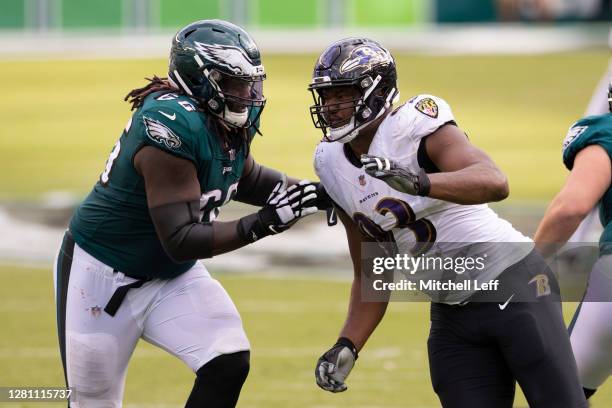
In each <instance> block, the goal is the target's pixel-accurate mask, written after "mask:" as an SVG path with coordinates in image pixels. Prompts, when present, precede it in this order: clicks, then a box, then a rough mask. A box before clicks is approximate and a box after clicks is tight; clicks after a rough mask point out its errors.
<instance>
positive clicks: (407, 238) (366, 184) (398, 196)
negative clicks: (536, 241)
mask: <svg viewBox="0 0 612 408" xmlns="http://www.w3.org/2000/svg"><path fill="white" fill-rule="evenodd" d="M449 122H454V117H453V114H452V111H451V109H450V106H449V105H448V104H447V103H446V102H445V101H444V100H442V99H440V98H438V97H435V96H432V95H418V96H416V97H414V98H412V99H411V100H410V101H408V102H407V103H405V104H404V105H402V106H400V107H399V108H397V109H396V110H395V111H394V112H392V113H391V114H389V115H388V116H387V118H385V120H384V121H383V122H382V123H381V125H380V126H379V128H378V130H377V132H376V135H375V136H374V139H373V140H372V144H371V145H370V148H369V151H368V154H370V155H375V156H382V157H387V158H389V159H392V160H393V161H396V162H398V163H401V164H402V165H403V166H404V167H407V168H409V169H410V170H412V171H413V172H415V173H416V172H417V171H418V169H419V168H420V165H419V162H418V159H417V152H418V149H419V144H420V142H421V140H422V139H423V138H424V137H426V136H428V135H430V134H432V133H433V132H435V131H436V130H437V129H438V128H440V127H441V126H443V125H444V124H447V123H449ZM314 165H315V171H316V173H317V175H318V176H319V179H320V180H321V183H322V184H323V186H324V187H325V189H326V190H327V192H328V194H329V195H330V197H331V198H332V199H333V200H334V201H335V202H336V204H338V205H339V206H340V207H341V208H342V209H343V210H344V211H345V212H346V213H347V214H348V215H349V217H351V218H352V219H353V221H354V222H355V223H356V224H357V225H358V226H359V227H360V229H361V230H362V232H364V233H365V234H367V235H371V236H376V234H377V233H381V232H385V231H391V232H392V233H393V237H394V239H395V241H396V243H397V246H398V249H399V251H400V253H405V254H413V255H415V256H416V255H417V254H415V251H414V249H415V248H416V247H415V243H417V242H420V243H422V242H435V243H437V245H436V251H437V252H438V253H439V250H440V247H439V246H438V245H439V244H440V243H444V244H443V245H442V247H446V248H460V247H464V246H465V243H480V242H484V243H500V242H508V243H520V242H524V243H531V244H523V245H507V246H504V250H500V245H499V244H498V245H497V246H495V247H494V246H490V247H489V248H488V250H489V251H488V253H487V254H486V257H487V258H488V261H487V262H486V264H487V268H486V269H485V270H482V271H479V275H478V276H477V279H478V280H483V281H484V280H490V279H493V278H495V277H496V276H498V275H499V274H500V273H501V272H502V271H503V270H504V269H506V268H507V267H508V266H510V265H513V264H514V263H516V262H518V261H520V260H521V259H523V258H524V257H525V256H526V255H527V254H528V253H529V252H530V250H531V249H533V243H532V241H531V239H529V238H527V237H526V236H524V235H523V234H521V233H520V232H519V231H517V230H516V229H514V227H513V226H512V225H511V224H510V223H509V222H507V221H506V220H504V219H501V218H499V216H498V215H497V214H496V213H495V212H494V211H493V210H491V209H490V208H489V207H488V205H486V204H480V205H461V204H455V203H451V202H447V201H442V200H437V199H433V198H429V197H421V196H414V195H410V194H404V193H401V192H399V191H397V190H395V189H393V188H391V187H390V186H388V185H387V184H386V183H385V182H384V181H382V180H379V179H376V178H374V177H371V176H369V175H368V174H366V172H365V171H364V169H363V167H357V166H356V165H354V164H353V163H351V162H350V161H349V159H348V158H347V156H346V155H345V152H344V145H343V144H341V143H337V142H335V143H327V142H321V143H320V144H319V145H318V146H317V149H316V152H315V158H314ZM381 230H382V231H381ZM453 243H455V244H454V245H453ZM480 247H481V249H482V250H486V249H487V246H486V245H481V246H480ZM462 297H463V298H465V297H466V293H465V292H464V293H462V294H456V297H455V298H453V296H451V297H449V298H447V302H448V303H457V302H461V301H463V300H465V299H462Z"/></svg>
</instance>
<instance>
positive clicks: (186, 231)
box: [149, 183, 316, 263]
mask: <svg viewBox="0 0 612 408" xmlns="http://www.w3.org/2000/svg"><path fill="white" fill-rule="evenodd" d="M292 189H293V191H292V190H291V189H289V190H287V191H284V192H282V193H279V194H294V195H295V197H294V198H293V199H289V201H288V202H285V201H283V200H281V199H280V198H275V199H278V200H280V204H278V205H280V207H278V206H276V207H275V206H274V205H266V206H265V207H263V208H262V209H261V210H259V211H258V212H256V213H253V214H250V215H247V216H245V217H242V218H240V219H239V220H237V221H231V222H213V223H210V222H200V210H199V201H198V200H194V201H190V202H179V203H171V204H166V205H163V206H159V207H154V208H150V209H149V214H150V216H151V220H152V221H153V225H154V226H155V230H156V232H157V236H158V238H159V241H160V243H161V245H162V247H163V248H164V250H165V251H166V253H167V254H168V256H169V257H170V258H171V259H172V260H173V261H175V262H177V263H180V262H186V261H192V260H196V259H205V258H211V257H213V256H216V255H219V254H223V253H225V252H229V251H233V250H235V249H238V248H241V247H243V246H245V245H248V244H250V243H253V242H255V241H257V240H259V239H261V238H263V237H266V236H268V235H271V234H277V233H279V232H282V231H284V230H286V229H288V228H289V226H290V225H291V223H292V222H293V221H294V220H297V218H299V217H301V216H306V215H308V214H312V213H314V212H316V208H315V207H301V204H297V203H295V202H294V201H295V200H297V201H298V202H300V203H302V202H304V203H305V204H306V205H311V204H308V203H312V202H314V201H316V193H315V190H316V187H315V186H314V185H313V184H311V183H307V184H303V185H302V184H299V185H298V186H296V187H293V188H292ZM306 194H308V196H307V197H305V195H306ZM292 200H293V201H292ZM275 205H276V204H275ZM292 205H294V207H295V210H296V211H297V212H298V214H300V215H296V213H294V212H293V209H294V207H292ZM312 205H314V204H312ZM277 211H279V212H277ZM281 216H282V217H285V218H286V219H284V220H283V219H282V218H280V217H281Z"/></svg>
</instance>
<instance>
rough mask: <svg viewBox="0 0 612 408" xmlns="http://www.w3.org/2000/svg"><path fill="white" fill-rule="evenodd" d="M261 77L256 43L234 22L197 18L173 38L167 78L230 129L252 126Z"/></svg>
mask: <svg viewBox="0 0 612 408" xmlns="http://www.w3.org/2000/svg"><path fill="white" fill-rule="evenodd" d="M265 78H266V74H265V71H264V67H263V65H262V64H261V56H260V54H259V49H258V47H257V45H256V44H255V42H254V41H253V38H252V37H251V36H250V35H249V34H248V33H247V32H246V31H244V30H243V29H242V28H240V27H238V26H237V25H235V24H232V23H229V22H227V21H223V20H201V21H196V22H195V23H191V24H189V25H188V26H186V27H184V28H183V29H181V30H180V31H179V32H178V33H177V34H176V35H175V36H174V39H173V41H172V49H171V50H170V63H169V67H168V80H169V81H170V83H171V84H172V85H173V86H175V87H177V88H179V89H181V90H182V91H183V92H184V93H185V94H187V95H189V96H190V97H192V98H194V99H196V100H197V101H198V102H199V103H200V105H201V107H202V109H204V110H206V111H208V112H210V113H211V114H213V115H215V116H217V117H218V118H220V119H221V120H223V121H224V122H225V123H226V124H227V125H229V126H231V127H233V128H249V127H251V126H253V125H255V124H256V122H257V120H258V118H259V115H260V114H261V112H262V110H263V108H264V105H265V103H266V99H265V98H264V96H263V86H262V85H263V84H262V82H263V80H264V79H265Z"/></svg>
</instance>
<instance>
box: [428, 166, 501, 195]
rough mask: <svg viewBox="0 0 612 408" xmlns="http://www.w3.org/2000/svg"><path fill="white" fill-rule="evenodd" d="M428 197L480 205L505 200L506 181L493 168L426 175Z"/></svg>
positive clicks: (476, 167) (467, 169)
mask: <svg viewBox="0 0 612 408" xmlns="http://www.w3.org/2000/svg"><path fill="white" fill-rule="evenodd" d="M429 180H430V183H431V186H430V190H429V194H428V196H429V197H431V198H437V199H439V200H444V201H450V202H453V203H457V204H483V203H488V202H492V201H501V200H503V199H505V198H506V197H508V194H509V189H508V180H507V178H506V176H505V175H504V174H503V173H502V172H501V171H500V170H499V169H497V168H496V167H492V166H489V165H485V164H475V165H472V166H469V167H466V168H464V169H461V170H458V171H454V172H443V173H433V174H429Z"/></svg>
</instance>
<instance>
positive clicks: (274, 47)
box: [0, 23, 610, 60]
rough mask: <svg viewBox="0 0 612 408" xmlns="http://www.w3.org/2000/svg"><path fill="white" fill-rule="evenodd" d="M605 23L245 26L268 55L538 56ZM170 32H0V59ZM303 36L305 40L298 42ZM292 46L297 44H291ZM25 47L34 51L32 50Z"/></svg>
mask: <svg viewBox="0 0 612 408" xmlns="http://www.w3.org/2000/svg"><path fill="white" fill-rule="evenodd" d="M609 28H610V27H609V24H608V23H600V24H593V23H591V24H588V23H587V24H571V25H568V26H565V25H562V26H549V25H546V24H542V25H538V24H531V25H525V24H491V25H478V24H475V25H468V24H465V25H446V26H436V25H433V24H431V25H424V26H420V27H411V28H404V27H399V28H398V27H390V28H386V29H373V28H365V27H344V28H337V29H321V28H317V29H314V30H308V29H304V30H303V29H292V30H270V29H269V30H262V29H256V28H249V32H250V34H251V35H253V37H254V38H256V39H257V44H258V45H259V48H260V50H261V52H262V54H263V55H267V54H269V53H279V52H280V53H290V54H302V53H313V54H318V53H320V52H321V50H323V49H324V48H325V47H326V46H327V45H328V44H329V43H331V42H332V41H335V40H337V39H338V38H346V37H351V36H365V37H370V38H376V39H377V40H378V41H380V42H381V43H382V44H384V45H385V46H386V47H387V48H389V49H390V50H391V51H392V52H394V53H399V52H406V51H409V52H421V53H426V54H472V55H473V54H481V55H482V54H515V55H524V54H541V53H545V52H559V51H570V50H576V49H584V48H593V47H605V46H606V45H607V42H608V30H609ZM173 34H174V32H163V31H151V32H146V33H142V32H141V33H139V32H129V31H109V32H106V33H104V32H98V33H93V34H89V35H88V34H86V33H83V32H78V33H62V32H58V31H46V32H40V33H37V32H32V31H30V32H23V31H5V32H3V33H2V35H1V36H0V59H11V60H41V59H42V60H44V59H58V58H59V59H81V60H82V59H96V58H130V59H131V58H151V57H155V58H162V57H167V55H168V49H169V45H170V43H169V40H170V39H171V38H172V35H173ZM304 38H308V41H304ZM296 44H300V46H299V47H296V46H295V45H296ZM31 50H37V52H32V51H31Z"/></svg>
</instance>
